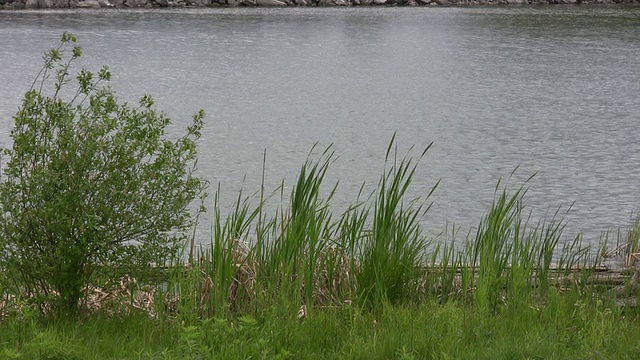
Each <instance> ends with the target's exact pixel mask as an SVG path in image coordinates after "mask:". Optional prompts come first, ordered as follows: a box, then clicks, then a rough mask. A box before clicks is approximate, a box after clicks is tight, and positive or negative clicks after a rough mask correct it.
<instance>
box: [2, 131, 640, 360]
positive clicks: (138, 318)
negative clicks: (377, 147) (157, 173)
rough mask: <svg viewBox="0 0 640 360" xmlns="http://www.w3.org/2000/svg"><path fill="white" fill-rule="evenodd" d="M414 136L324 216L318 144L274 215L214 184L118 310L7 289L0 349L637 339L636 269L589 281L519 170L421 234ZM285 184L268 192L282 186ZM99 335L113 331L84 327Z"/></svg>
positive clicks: (373, 351) (363, 348)
mask: <svg viewBox="0 0 640 360" xmlns="http://www.w3.org/2000/svg"><path fill="white" fill-rule="evenodd" d="M428 149H429V147H427V148H426V149H425V150H424V151H422V152H420V153H419V156H418V157H417V158H416V159H413V158H411V156H410V153H409V155H407V156H406V157H403V158H401V159H398V156H397V150H396V147H395V142H394V140H393V141H392V142H391V144H390V146H389V148H388V151H387V154H386V157H385V159H386V160H385V167H384V169H383V174H382V176H381V178H380V181H379V183H378V186H377V188H376V190H375V191H374V192H373V193H372V194H363V193H362V191H361V192H360V193H359V194H358V195H357V198H356V200H355V203H354V204H353V205H351V206H349V207H348V208H347V210H346V211H344V212H343V213H340V214H338V215H337V216H336V215H334V212H333V211H332V209H331V200H332V197H333V194H335V191H336V187H337V185H336V184H328V185H326V184H325V176H326V174H327V172H328V171H329V169H330V165H331V163H332V161H333V159H334V153H333V151H332V149H331V148H328V149H326V150H324V151H321V152H320V153H319V155H318V156H314V155H313V154H311V155H310V157H309V159H308V160H307V161H306V162H305V164H303V166H302V167H301V170H300V174H299V176H298V179H297V181H296V182H295V184H294V186H293V188H292V190H291V193H290V196H289V197H288V201H287V202H284V201H282V202H283V203H285V204H284V205H282V206H281V207H279V208H278V209H276V210H275V211H274V212H273V214H269V213H267V212H266V211H265V209H266V207H265V203H266V200H265V199H264V191H263V190H261V191H260V195H259V199H258V201H257V204H255V197H256V196H255V195H253V196H246V195H244V193H243V192H240V193H239V194H238V196H237V197H236V199H235V201H234V203H233V206H232V208H231V211H230V212H229V214H228V215H226V216H224V215H223V214H222V210H221V209H222V208H223V207H222V206H221V205H220V200H219V199H220V189H218V191H217V192H216V193H215V195H214V198H213V212H214V222H213V224H212V238H211V242H210V243H209V244H202V245H201V246H198V247H191V244H190V243H189V244H187V245H186V246H185V249H184V252H183V254H181V255H179V256H177V257H175V258H174V259H173V260H172V261H171V262H170V263H169V264H168V266H167V267H166V268H165V270H164V271H165V275H164V276H162V277H159V278H157V279H156V283H150V284H138V285H136V284H135V283H133V282H130V283H128V285H127V286H125V288H126V289H127V290H126V291H125V290H122V291H123V292H122V294H126V295H128V297H127V296H125V297H122V298H121V299H122V300H121V301H122V304H121V305H122V307H121V308H119V309H120V310H116V311H107V308H105V307H96V308H95V309H93V311H91V312H90V315H87V316H86V317H84V318H83V320H82V321H83V324H84V325H83V328H82V329H84V330H82V329H81V328H80V327H79V325H78V324H77V323H74V322H71V323H64V322H59V321H58V322H56V321H51V320H47V318H46V317H45V318H42V315H41V314H39V313H37V311H35V310H34V309H37V308H38V307H37V306H36V307H34V306H33V303H34V301H37V300H36V299H31V298H29V297H25V298H24V299H22V300H20V299H17V298H12V299H9V298H8V297H6V295H5V296H4V297H3V302H1V303H0V314H1V315H2V320H0V339H1V340H0V351H2V352H0V355H2V356H0V358H29V359H32V358H47V356H49V355H50V356H49V357H48V358H65V359H66V358H100V356H98V357H96V356H95V354H109V355H105V357H111V358H161V359H165V358H167V359H174V358H175V359H203V358H249V357H253V358H270V359H271V358H281V359H286V358H336V359H337V358H340V359H342V358H367V359H369V358H373V359H375V358H381V359H382V358H385V359H386V358H405V359H411V358H469V357H475V358H487V359H490V358H496V357H505V358H523V357H534V356H539V357H542V358H566V357H593V356H594V354H597V353H603V352H606V353H607V354H608V355H611V356H612V357H616V356H617V355H620V356H627V357H628V358H634V356H635V355H638V354H640V344H638V343H637V340H634V339H635V337H634V335H633V332H635V331H637V330H640V326H639V325H638V322H637V314H636V311H635V307H634V306H633V303H632V302H631V301H627V299H630V298H632V297H635V296H636V295H637V291H638V287H637V285H634V284H635V283H637V275H636V278H635V280H634V279H633V276H632V275H633V272H632V271H631V272H629V275H628V276H627V278H626V280H625V281H626V282H625V284H624V285H623V286H624V288H623V289H621V291H618V290H616V292H611V291H609V290H610V289H609V290H607V289H606V288H600V287H599V286H600V285H598V284H599V283H598V276H599V273H598V269H599V268H598V266H599V265H600V261H601V259H602V257H603V254H604V252H602V251H601V252H599V253H596V254H594V253H592V252H591V251H590V249H589V248H588V247H586V246H584V244H583V240H582V237H581V236H580V235H579V234H578V235H576V236H575V237H572V238H570V239H571V240H570V241H567V238H566V236H565V235H564V233H563V231H564V228H565V222H564V219H563V216H562V214H561V212H560V211H557V212H555V213H553V215H552V216H551V217H549V218H542V219H540V220H536V219H532V214H531V213H530V212H527V211H526V207H525V205H524V203H523V200H524V198H525V194H526V187H525V186H524V185H523V186H520V187H517V188H516V189H515V190H511V189H510V188H509V187H508V186H507V184H505V183H503V182H499V183H498V184H497V186H496V190H495V197H494V201H493V202H492V204H491V206H490V207H489V209H488V212H487V215H486V216H484V217H483V218H482V219H481V220H480V222H479V225H478V227H477V229H476V230H475V231H474V232H469V233H467V234H466V235H464V236H465V237H464V238H463V239H462V240H463V241H462V242H463V243H464V244H465V246H463V247H460V246H459V244H460V243H461V241H460V240H461V239H459V238H458V237H459V236H460V232H459V229H457V228H456V227H455V226H452V227H450V228H447V229H446V230H445V231H444V232H443V233H442V234H441V235H440V236H438V237H436V238H428V237H427V236H426V235H425V231H424V229H423V227H422V226H423V225H422V224H423V222H422V220H423V218H424V217H425V216H428V215H429V210H430V203H429V199H430V196H431V194H432V193H433V192H434V191H436V189H437V186H438V183H436V184H435V185H434V186H433V187H432V188H431V189H430V190H429V191H428V192H427V193H426V194H424V196H422V197H419V198H407V194H408V193H410V192H409V189H410V188H411V183H412V180H413V176H415V171H416V168H417V166H418V165H419V162H420V160H421V159H422V158H423V157H424V156H425V154H427V150H428ZM314 159H315V160H314ZM526 184H528V182H526V183H525V185H526ZM283 189H284V186H281V187H280V188H279V189H277V190H276V191H274V192H273V194H278V192H279V193H280V197H281V199H284V198H285V196H284V194H283ZM272 196H274V195H272ZM638 229H639V226H638V223H637V222H636V223H635V224H634V226H632V227H630V229H629V230H628V234H625V235H619V236H618V237H619V239H620V242H622V241H623V239H624V241H626V242H627V244H630V245H625V246H626V247H624V249H623V250H621V251H625V252H626V253H633V251H636V250H637V242H638V240H637V239H638V235H637V234H639V233H640V230H638ZM618 246H619V245H618ZM17 286H19V285H17ZM143 286H144V290H145V291H146V294H152V295H153V298H152V299H151V300H150V301H149V303H147V304H146V305H145V306H146V308H143V307H142V306H140V299H138V298H137V297H138V295H139V294H141V290H143ZM609 288H610V287H609ZM100 289H102V288H100ZM101 291H105V292H107V291H108V290H106V288H104V290H101ZM4 294H6V292H5V293H4ZM112 298H116V297H112ZM621 299H622V303H621ZM149 315H152V316H149ZM43 319H44V320H43ZM425 324H427V325H425ZM522 324H529V325H528V327H525V326H524V325H522ZM118 331H124V334H121V333H119V332H118ZM85 332H87V333H91V332H94V333H95V334H97V335H95V336H94V337H88V336H86V335H85ZM127 334H129V335H127ZM101 337H102V338H107V339H109V340H108V341H109V342H122V344H123V345H122V346H121V348H115V347H113V346H110V345H108V344H105V343H100V342H97V341H95V338H101ZM461 343H464V344H467V346H465V347H461V346H460V344H461ZM594 344H597V345H594ZM616 344H624V345H625V346H627V348H624V349H620V348H619V347H618V346H617V345H616ZM47 354H48V355H47Z"/></svg>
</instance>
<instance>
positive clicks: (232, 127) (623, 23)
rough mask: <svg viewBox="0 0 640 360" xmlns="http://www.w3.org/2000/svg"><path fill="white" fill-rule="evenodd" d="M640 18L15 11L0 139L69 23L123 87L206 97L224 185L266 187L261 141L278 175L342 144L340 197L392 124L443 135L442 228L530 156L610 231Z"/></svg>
mask: <svg viewBox="0 0 640 360" xmlns="http://www.w3.org/2000/svg"><path fill="white" fill-rule="evenodd" d="M639 18H640V9H639V8H637V7H636V8H633V7H631V8H625V7H617V6H616V7H602V8H598V7H491V8H443V9H431V8H419V9H410V8H382V9H380V8H371V9H368V8H367V9H357V8H349V9H206V10H204V9H197V10H169V11H160V10H142V11H121V10H118V11H47V12H33V11H29V12H2V13H0V31H2V34H3V46H2V51H1V52H0V62H1V63H2V64H3V68H2V72H0V84H3V85H2V87H0V115H1V116H0V144H2V145H5V146H6V145H7V143H8V131H9V129H10V126H11V115H12V114H13V113H14V112H15V110H16V108H17V106H18V104H19V101H20V96H21V94H22V92H23V91H24V90H26V89H27V87H28V85H29V84H30V81H31V79H32V78H33V76H34V74H35V73H36V72H37V69H38V66H39V65H40V58H41V54H42V53H43V52H44V51H45V50H46V49H48V48H50V47H52V46H54V45H55V44H56V41H57V39H58V38H59V36H60V34H61V33H62V32H63V31H71V32H73V33H75V34H76V35H78V37H79V39H80V41H81V45H82V46H83V47H84V49H85V53H86V54H87V56H86V57H85V58H84V59H82V65H83V66H87V67H91V68H94V69H97V68H98V67H99V66H101V65H102V64H109V65H110V67H111V69H112V71H113V73H114V81H113V86H114V87H115V89H116V90H117V91H118V93H119V95H120V97H121V98H122V99H126V100H128V101H135V100H136V99H137V98H139V97H140V96H141V95H143V94H147V93H148V94H152V95H154V97H155V98H156V102H157V104H159V106H160V107H161V108H162V109H165V110H166V112H167V113H168V114H169V115H170V116H172V117H173V118H174V120H175V121H176V123H177V126H178V127H180V126H183V124H185V121H186V120H188V119H189V117H190V115H191V114H192V113H194V112H195V111H197V109H198V108H204V109H205V110H206V111H207V114H208V117H207V121H208V122H207V130H206V133H205V134H204V137H203V138H204V139H203V142H204V143H203V146H202V159H201V161H200V170H201V171H202V173H203V174H204V175H205V176H206V177H207V178H208V179H209V180H211V181H212V182H213V183H218V182H220V183H221V184H222V188H223V191H225V193H226V194H228V196H229V198H231V197H233V195H234V192H235V190H237V189H238V188H239V187H240V186H241V185H240V184H241V181H242V179H243V177H244V176H245V175H246V180H245V183H244V187H245V188H246V189H248V190H249V191H253V190H257V189H258V187H257V184H258V183H259V180H260V172H261V168H262V152H263V150H264V149H267V168H266V171H267V172H266V175H267V188H275V187H276V186H277V185H278V184H279V183H280V180H281V179H282V178H285V179H286V180H287V182H288V183H289V184H290V183H291V182H292V180H293V177H294V176H295V175H296V172H297V171H298V169H299V167H300V165H301V164H302V162H303V161H304V159H305V157H306V155H307V152H308V150H309V149H310V148H311V146H312V145H313V144H314V143H316V142H319V143H320V145H322V146H326V145H328V144H330V143H332V144H334V146H335V150H336V152H337V154H338V155H339V159H338V160H337V161H336V162H335V164H334V165H333V168H332V172H331V174H330V177H329V181H331V182H333V181H337V180H340V189H341V191H340V192H339V196H338V197H337V198H336V201H335V204H336V207H337V208H344V206H345V204H346V203H347V202H349V201H352V200H354V199H355V197H356V194H357V191H358V189H359V187H360V184H361V182H362V181H366V182H367V183H369V184H370V185H371V186H370V187H369V188H371V187H372V186H373V185H375V183H376V181H377V179H378V177H379V175H380V174H381V171H382V167H383V156H384V152H385V149H386V146H387V143H388V141H389V139H390V138H391V136H392V134H393V133H394V132H395V131H397V132H398V135H397V136H398V139H399V140H400V144H401V149H400V153H401V154H402V153H403V152H404V151H405V150H406V149H407V148H408V147H409V146H410V145H411V144H417V145H418V147H423V146H426V145H427V144H428V143H429V142H431V141H433V142H434V143H435V145H434V148H433V151H432V152H431V154H430V155H428V156H427V158H426V160H425V162H424V163H423V165H422V166H421V168H420V172H419V173H418V175H417V177H416V181H415V187H414V194H415V195H417V194H425V193H426V192H427V191H428V190H429V189H430V188H431V186H432V185H433V184H434V183H435V182H436V181H437V180H438V179H442V186H441V187H440V189H439V190H438V191H437V192H436V196H435V197H434V201H435V205H434V207H433V210H432V212H431V214H430V215H429V217H428V219H427V224H428V225H429V226H430V227H431V228H432V229H434V230H433V231H434V232H437V231H438V230H440V229H442V228H443V227H444V224H445V222H446V221H449V222H455V223H456V224H458V225H461V226H462V227H463V229H468V228H469V227H472V226H474V225H475V224H477V222H478V221H479V218H480V216H481V215H482V214H483V213H484V212H485V211H486V209H487V207H488V206H489V205H490V201H491V199H492V196H493V189H494V187H495V184H496V182H497V181H498V179H499V178H500V177H505V176H508V175H509V174H510V173H511V171H512V170H513V169H514V168H515V167H516V166H518V165H519V166H520V169H519V171H518V173H517V174H516V179H515V180H513V183H514V184H516V185H517V184H519V182H518V181H522V180H523V179H525V178H527V177H528V176H529V175H531V174H533V173H535V172H537V173H538V175H537V176H536V178H535V179H534V181H533V182H532V185H531V189H530V192H529V197H528V203H527V204H528V205H531V207H532V208H534V209H536V211H537V212H538V214H544V212H545V211H551V212H553V211H555V209H556V208H557V207H559V206H562V207H563V208H564V209H566V208H567V207H569V206H570V205H571V204H573V207H572V210H571V211H570V212H569V214H568V217H567V218H568V221H569V227H568V231H569V232H576V231H583V232H585V233H586V234H587V238H588V239H597V237H598V235H599V233H600V232H601V231H603V230H605V229H607V228H608V227H609V226H624V225H626V224H628V223H629V222H630V221H629V218H630V217H631V215H632V213H633V212H634V211H637V210H640V206H638V204H640V181H638V180H637V179H638V178H640V166H638V165H639V164H640V151H639V150H640V142H638V138H639V135H640V131H639V129H638V126H639V125H638V122H639V120H640V101H639V100H638V94H639V93H640V71H638V69H640V57H639V56H638V54H640V41H638V39H640V26H638V25H640V23H639V20H638V19H639ZM181 121H182V123H181ZM206 227H208V226H206ZM203 234H205V235H203V236H204V237H206V236H207V235H206V229H205V230H203Z"/></svg>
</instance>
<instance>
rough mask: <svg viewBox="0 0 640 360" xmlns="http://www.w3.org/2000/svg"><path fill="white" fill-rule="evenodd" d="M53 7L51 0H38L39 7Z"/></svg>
mask: <svg viewBox="0 0 640 360" xmlns="http://www.w3.org/2000/svg"><path fill="white" fill-rule="evenodd" d="M52 7H53V2H51V0H38V8H39V9H51V8H52Z"/></svg>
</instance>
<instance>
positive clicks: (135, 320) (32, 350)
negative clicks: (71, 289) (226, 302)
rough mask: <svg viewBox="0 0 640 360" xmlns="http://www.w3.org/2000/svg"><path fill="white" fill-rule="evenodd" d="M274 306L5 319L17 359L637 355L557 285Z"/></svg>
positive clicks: (634, 343) (629, 323)
mask: <svg viewBox="0 0 640 360" xmlns="http://www.w3.org/2000/svg"><path fill="white" fill-rule="evenodd" d="M296 310H297V307H296V306H288V305H287V304H274V305H273V306H271V307H265V308H264V309H263V310H261V311H259V312H257V313H256V314H253V315H244V316H241V317H237V318H227V319H222V318H207V319H202V320H198V321H197V322H195V323H192V324H188V325H187V324H182V322H181V321H179V320H174V321H169V320H152V319H149V318H148V317H146V316H144V314H137V315H131V316H128V317H124V318H120V317H116V318H103V317H99V316H94V317H91V318H88V319H86V320H84V321H82V322H45V323H40V322H38V321H37V320H34V319H30V318H28V317H27V318H22V319H21V321H18V320H13V321H8V322H4V323H2V325H0V339H1V340H0V355H2V357H3V358H16V359H74V358H75V359H214V358H215V359H471V358H477V359H526V358H530V359H637V358H638V357H639V356H640V339H638V337H637V334H638V331H640V323H639V322H638V320H637V318H635V316H629V315H628V314H623V313H621V312H620V311H619V310H616V308H615V307H614V308H611V307H609V306H607V305H605V304H603V303H602V302H597V301H590V300H581V297H580V296H579V295H576V294H564V295H559V294H556V293H553V294H552V295H551V296H550V297H549V299H548V302H547V304H546V306H544V307H541V308H536V307H531V308H529V307H527V308H519V309H517V311H513V310H512V309H509V308H502V309H501V310H500V311H499V312H497V313H496V314H492V315H487V314H486V313H484V312H479V311H477V310H476V309H475V308H474V307H472V306H468V305H464V304H461V303H459V302H449V303H447V304H445V305H441V304H439V303H437V302H433V301H429V302H425V303H422V304H414V305H395V306H382V307H380V308H379V309H377V310H376V311H370V310H362V309H360V308H358V307H354V306H352V307H338V308H326V309H322V310H319V309H318V311H315V312H314V313H313V314H312V315H310V316H309V317H307V318H305V319H303V320H298V319H297V315H296V313H297V311H296Z"/></svg>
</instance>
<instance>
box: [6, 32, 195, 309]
mask: <svg viewBox="0 0 640 360" xmlns="http://www.w3.org/2000/svg"><path fill="white" fill-rule="evenodd" d="M75 41H76V39H75V37H74V36H73V35H71V34H68V33H65V34H64V35H63V36H62V40H61V44H60V45H59V46H58V48H56V49H53V50H51V51H50V52H48V53H46V54H45V57H44V61H45V63H44V67H43V68H42V70H41V71H40V73H39V74H38V75H37V76H36V79H35V81H34V83H33V85H32V87H31V89H30V90H29V91H28V92H27V93H26V95H25V97H24V100H23V103H22V106H21V107H20V109H19V110H18V112H17V114H16V115H15V116H14V120H15V127H14V129H13V130H12V131H11V138H12V139H13V147H12V148H11V149H4V150H3V154H4V155H5V156H6V157H8V162H7V163H6V164H3V167H4V169H3V176H2V179H1V181H0V213H2V214H4V216H3V217H2V219H1V220H0V251H1V253H0V267H1V268H2V269H0V270H3V271H4V272H5V273H6V274H9V276H6V277H5V281H4V282H5V283H4V284H1V285H2V286H0V288H2V287H5V288H9V289H11V291H13V292H15V293H17V294H25V293H26V294H28V295H29V296H45V297H47V298H49V299H53V300H55V302H54V303H51V302H49V304H51V305H56V306H57V307H56V309H65V311H66V310H68V311H70V312H71V313H77V311H78V304H79V300H81V299H82V295H83V292H82V289H83V287H84V286H85V285H86V284H87V283H88V281H89V279H90V278H91V276H92V274H93V273H94V272H95V271H96V269H97V268H98V269H103V270H106V269H109V270H115V271H120V272H122V271H124V269H126V271H127V272H131V271H133V270H134V269H136V268H144V267H145V265H148V264H150V263H152V262H159V263H164V261H166V259H167V258H168V257H170V256H172V255H174V254H175V253H176V251H177V250H178V249H179V247H180V246H182V245H183V244H184V243H185V237H186V236H187V235H186V234H187V233H188V231H187V230H188V229H189V228H190V227H191V226H192V225H193V219H194V217H193V216H192V211H193V210H194V209H193V208H192V207H191V206H190V205H191V204H192V203H193V201H194V200H196V199H197V198H200V200H202V199H203V198H204V196H205V193H204V189H205V187H206V182H205V181H204V180H202V179H200V178H198V177H196V176H194V174H193V169H194V168H195V163H196V160H197V157H196V156H197V152H196V150H197V147H196V140H197V139H198V138H199V137H200V131H201V129H202V127H203V116H204V113H203V111H202V110H201V111H200V112H199V113H198V114H196V115H195V116H194V117H193V122H192V124H191V126H189V127H187V129H186V134H185V135H184V136H183V137H180V138H177V139H175V140H169V139H167V137H166V134H165V131H166V128H167V126H168V125H169V123H170V119H169V118H167V117H166V116H165V115H164V114H163V113H160V112H157V111H156V110H154V108H153V100H152V99H151V98H150V97H148V96H145V97H143V98H142V99H141V100H140V103H139V105H138V106H137V107H132V106H129V105H128V104H126V103H125V104H118V101H117V99H116V97H115V95H114V92H113V91H112V90H111V88H110V87H108V86H107V85H105V84H106V83H107V82H108V81H109V80H110V78H111V74H110V72H109V70H108V68H106V67H104V68H102V69H101V70H100V71H99V72H98V73H97V74H94V73H91V72H89V71H86V70H81V71H80V72H79V73H78V75H77V78H76V79H77V89H75V90H73V91H72V92H71V89H69V87H70V84H73V83H75V82H74V81H72V79H71V78H70V65H71V64H72V63H73V61H74V60H76V59H77V58H78V57H80V56H81V54H82V51H81V48H80V47H78V46H74V47H73V48H72V49H71V54H70V55H71V56H70V57H69V59H66V60H64V59H63V56H62V55H63V54H64V53H65V52H66V51H69V50H70V49H69V48H70V47H71V43H74V42H75ZM96 75H97V79H96ZM51 85H52V86H51ZM65 95H67V96H68V97H70V100H66V99H65ZM200 211H203V208H202V207H200ZM6 279H9V280H11V281H7V280H6ZM0 281H2V280H1V279H0Z"/></svg>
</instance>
